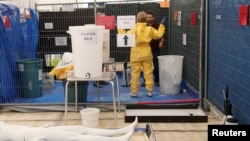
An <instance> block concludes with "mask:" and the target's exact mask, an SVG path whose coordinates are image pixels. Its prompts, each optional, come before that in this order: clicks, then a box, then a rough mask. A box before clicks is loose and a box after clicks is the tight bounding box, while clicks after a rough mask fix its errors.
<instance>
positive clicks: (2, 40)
mask: <svg viewBox="0 0 250 141" xmlns="http://www.w3.org/2000/svg"><path fill="white" fill-rule="evenodd" d="M30 14H31V18H30V19H28V20H27V21H25V22H23V23H22V22H21V19H20V10H19V8H17V7H16V6H13V5H5V4H0V18H1V19H3V17H4V16H7V17H8V19H9V24H10V26H9V27H5V25H4V23H3V20H0V45H1V46H0V51H1V52H0V55H1V59H0V103H8V102H13V101H14V99H15V97H16V96H17V95H18V86H19V85H18V81H17V80H18V76H17V74H18V66H17V62H16V61H17V60H19V59H23V58H34V57H36V48H37V44H38V34H39V31H38V23H37V17H36V13H35V12H34V11H33V10H30Z"/></svg>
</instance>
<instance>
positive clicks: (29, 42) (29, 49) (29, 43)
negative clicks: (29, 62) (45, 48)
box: [21, 9, 39, 58]
mask: <svg viewBox="0 0 250 141" xmlns="http://www.w3.org/2000/svg"><path fill="white" fill-rule="evenodd" d="M28 11H29V12H30V18H27V19H26V18H24V21H23V22H22V23H21V24H22V30H23V36H24V43H25V44H24V48H23V49H22V52H23V53H22V56H21V57H22V58H36V57H37V47H38V39H39V28H38V27H39V24H38V20H37V14H36V11H35V10H33V9H28Z"/></svg>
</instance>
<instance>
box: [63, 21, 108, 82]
mask: <svg viewBox="0 0 250 141" xmlns="http://www.w3.org/2000/svg"><path fill="white" fill-rule="evenodd" d="M104 30H105V28H104V26H95V25H88V26H70V27H69V31H67V33H69V34H70V35H71V43H72V53H73V58H74V59H73V62H74V76H75V77H78V78H92V77H99V76H101V75H102V62H103V60H102V59H103V58H102V55H103V35H104Z"/></svg>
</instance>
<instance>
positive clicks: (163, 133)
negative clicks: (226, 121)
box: [0, 108, 223, 141]
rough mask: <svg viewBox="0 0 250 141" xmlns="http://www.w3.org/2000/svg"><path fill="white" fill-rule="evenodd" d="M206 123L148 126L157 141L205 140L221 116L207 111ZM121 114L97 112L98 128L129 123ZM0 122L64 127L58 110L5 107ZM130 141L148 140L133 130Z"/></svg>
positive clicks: (73, 120)
mask: <svg viewBox="0 0 250 141" xmlns="http://www.w3.org/2000/svg"><path fill="white" fill-rule="evenodd" d="M206 114H207V115H208V122H207V123H151V125H152V127H153V129H154V132H155V135H156V139H157V141H207V128H208V124H222V123H223V121H222V119H221V117H219V116H218V115H216V114H214V113H213V112H207V113H206ZM124 117H125V112H124V110H122V111H121V112H118V113H117V121H115V120H114V113H113V111H112V110H101V112H100V119H99V128H121V127H124V126H126V125H128V124H129V123H125V122H124V121H125V120H124ZM0 121H5V122H7V123H9V124H17V125H29V126H42V125H44V124H47V123H51V122H53V123H56V125H64V112H62V111H50V112H41V111H32V112H17V111H13V110H10V109H8V108H3V109H2V110H1V111H0ZM67 125H82V118H81V114H80V113H79V112H77V113H76V112H73V111H70V112H68V122H67ZM137 127H138V128H145V127H146V123H138V125H137ZM130 141H149V139H148V138H147V136H146V135H145V133H144V132H142V131H140V130H139V131H136V132H135V133H134V135H133V136H132V138H131V140H130Z"/></svg>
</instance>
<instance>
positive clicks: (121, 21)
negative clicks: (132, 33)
mask: <svg viewBox="0 0 250 141" xmlns="http://www.w3.org/2000/svg"><path fill="white" fill-rule="evenodd" d="M134 27H135V16H134V15H133V16H117V29H131V28H134Z"/></svg>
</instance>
